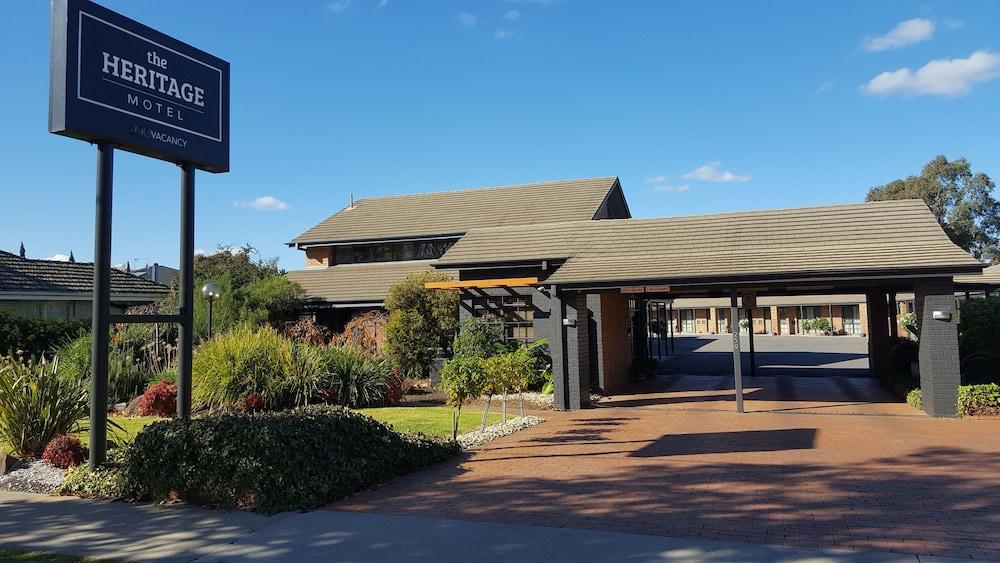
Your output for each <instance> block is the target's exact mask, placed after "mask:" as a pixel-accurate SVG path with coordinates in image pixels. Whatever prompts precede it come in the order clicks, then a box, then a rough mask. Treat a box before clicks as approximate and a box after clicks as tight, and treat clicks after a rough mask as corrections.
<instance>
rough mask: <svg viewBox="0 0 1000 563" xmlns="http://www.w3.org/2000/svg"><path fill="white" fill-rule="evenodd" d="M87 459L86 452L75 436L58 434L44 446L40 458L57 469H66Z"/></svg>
mask: <svg viewBox="0 0 1000 563" xmlns="http://www.w3.org/2000/svg"><path fill="white" fill-rule="evenodd" d="M85 459H87V452H86V450H85V449H84V447H83V444H81V443H80V439H79V438H77V437H76V436H67V435H65V434H59V435H57V436H56V437H55V438H52V440H51V441H50V442H49V444H48V445H47V446H45V451H44V452H42V460H43V461H45V462H46V463H48V464H49V465H51V466H52V467H58V468H59V469H68V468H70V467H73V466H74V465H80V464H81V463H83V460H85Z"/></svg>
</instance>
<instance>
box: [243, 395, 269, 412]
mask: <svg viewBox="0 0 1000 563" xmlns="http://www.w3.org/2000/svg"><path fill="white" fill-rule="evenodd" d="M243 410H244V411H246V412H257V411H261V410H264V399H263V398H262V397H261V396H260V395H258V394H256V393H251V394H249V395H247V396H246V397H244V398H243Z"/></svg>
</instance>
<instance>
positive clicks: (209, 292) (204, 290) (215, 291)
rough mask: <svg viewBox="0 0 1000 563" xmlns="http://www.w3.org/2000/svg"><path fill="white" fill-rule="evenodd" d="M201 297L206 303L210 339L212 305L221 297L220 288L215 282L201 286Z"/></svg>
mask: <svg viewBox="0 0 1000 563" xmlns="http://www.w3.org/2000/svg"><path fill="white" fill-rule="evenodd" d="M201 296H202V297H204V298H205V301H208V337H209V338H212V304H213V303H215V301H216V300H217V299H218V298H220V297H222V288H221V287H219V284H217V283H215V282H207V283H206V284H205V285H203V286H201Z"/></svg>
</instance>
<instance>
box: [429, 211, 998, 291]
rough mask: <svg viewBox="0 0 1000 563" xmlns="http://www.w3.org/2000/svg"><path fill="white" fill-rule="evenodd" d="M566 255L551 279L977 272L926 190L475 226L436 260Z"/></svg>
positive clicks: (486, 260) (976, 264)
mask: <svg viewBox="0 0 1000 563" xmlns="http://www.w3.org/2000/svg"><path fill="white" fill-rule="evenodd" d="M543 259H553V260H554V259H565V260H566V261H565V263H564V264H563V265H562V266H560V267H559V268H558V269H557V270H556V271H555V273H553V274H552V275H551V276H550V277H549V278H548V280H547V281H549V282H552V283H557V284H558V283H586V282H628V281H645V280H662V281H664V282H667V283H669V282H670V281H671V280H674V281H675V282H677V283H681V282H682V281H684V280H689V281H694V282H699V283H700V282H705V281H710V280H712V279H726V278H729V279H731V278H733V277H740V278H746V279H751V278H754V277H758V276H759V277H766V276H769V277H774V276H779V275H781V276H787V277H789V278H792V277H805V276H811V275H845V274H851V275H855V274H898V273H902V272H907V271H908V272H917V271H920V272H926V271H928V270H938V271H942V272H949V273H971V272H974V271H975V270H976V268H978V267H981V266H982V265H981V264H980V263H979V262H978V261H977V260H975V259H974V258H972V257H971V256H970V255H969V254H967V253H966V252H965V251H963V250H962V249H961V248H959V247H958V246H956V245H955V244H953V243H952V242H951V240H949V239H948V236H947V235H946V234H945V233H944V231H943V230H942V229H941V227H940V226H939V225H938V222H937V220H936V219H935V218H934V215H933V214H931V212H930V210H929V209H928V208H927V206H926V205H925V204H924V203H923V202H922V201H919V200H905V201H886V202H872V203H861V204H855V205H835V206H825V207H807V208H799V209H781V210H774V211H751V212H743V213H724V214H718V215H702V216H692V217H676V218H662V219H626V220H609V221H585V222H573V223H562V224H548V225H535V226H531V227H516V228H507V227H503V228H494V229H474V230H472V231H469V232H468V233H467V234H466V235H465V236H464V237H463V238H462V239H461V240H459V241H458V242H457V243H455V245H454V246H452V247H451V248H450V249H449V250H448V252H446V253H445V255H444V256H443V257H441V259H439V260H438V261H437V262H436V263H435V266H440V267H447V268H454V267H456V266H459V265H467V264H490V263H505V262H508V263H509V262H523V261H528V260H543Z"/></svg>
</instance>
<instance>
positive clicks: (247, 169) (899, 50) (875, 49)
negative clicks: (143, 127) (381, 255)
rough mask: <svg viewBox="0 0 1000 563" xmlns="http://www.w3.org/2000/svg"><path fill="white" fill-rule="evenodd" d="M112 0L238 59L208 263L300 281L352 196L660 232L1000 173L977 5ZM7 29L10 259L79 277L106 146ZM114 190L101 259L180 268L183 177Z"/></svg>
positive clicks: (205, 179)
mask: <svg viewBox="0 0 1000 563" xmlns="http://www.w3.org/2000/svg"><path fill="white" fill-rule="evenodd" d="M102 3H103V4H104V5H106V6H108V7H110V8H111V9H114V10H117V11H119V12H122V13H124V14H125V15H127V16H129V17H132V18H134V19H137V20H139V21H142V22H143V23H146V24H148V25H151V26H153V27H157V28H159V29H161V30H162V31H164V32H166V33H168V34H171V35H174V36H175V37H178V38H179V39H181V40H184V41H186V42H188V43H191V44H193V45H195V46H197V47H199V48H202V49H204V50H206V51H209V52H211V53H213V54H215V55H217V56H220V57H222V58H224V59H227V60H229V61H230V62H231V63H232V130H231V133H232V145H231V147H232V171H231V172H230V173H228V174H220V175H212V174H207V173H199V175H198V195H197V205H198V208H197V234H196V246H197V247H198V248H200V249H205V250H208V251H211V250H213V249H214V248H216V247H217V246H218V245H228V244H243V243H246V242H249V243H251V244H253V245H254V246H256V247H258V248H259V249H260V250H261V251H262V253H263V254H264V255H265V256H280V258H281V264H282V266H283V267H285V268H287V269H295V268H299V267H301V265H302V260H303V259H302V255H301V253H299V252H298V251H295V250H291V249H288V248H287V247H285V246H284V244H283V243H284V242H286V241H288V240H291V239H292V238H293V237H294V236H295V235H297V234H299V233H300V232H301V231H304V230H305V229H307V228H308V227H310V226H312V225H313V224H315V223H317V222H319V221H320V220H322V219H324V218H326V217H327V216H329V215H330V214H332V213H334V212H335V211H337V210H338V209H340V208H342V207H343V206H344V205H346V204H347V202H348V200H349V197H350V194H354V196H355V197H357V198H360V197H368V196H375V195H384V194H398V193H410V192H419V191H429V190H439V189H449V188H461V187H478V186H490V185H502V184H509V183H520V182H531V181H541V180H548V179H560V178H573V177H592V176H605V175H618V176H620V177H621V180H622V185H623V187H624V189H625V192H626V196H627V197H628V199H629V202H630V205H631V208H632V212H633V214H634V215H636V216H639V217H647V216H662V215H681V214H696V213H709V212H714V211H729V210H742V209H757V208H775V207H789V206H800V205H817V204H828V203H843V202H856V201H862V200H863V199H864V196H865V193H866V192H867V190H868V188H870V187H871V186H873V185H878V184H881V183H885V182H887V181H889V180H892V179H894V178H897V177H902V176H906V175H909V174H915V173H917V172H919V170H920V167H921V166H922V165H923V164H924V163H925V162H927V161H928V160H930V159H931V158H932V157H934V156H935V155H937V154H945V155H948V156H949V157H958V156H965V157H967V158H968V159H969V160H970V161H971V162H972V164H973V167H974V168H975V169H976V170H981V171H984V172H986V173H988V174H990V175H991V176H993V177H994V178H996V177H997V176H1000V151H998V148H1000V111H998V108H1000V34H998V33H997V31H996V30H997V29H1000V6H998V5H997V4H996V3H995V2H990V1H987V0H983V1H965V2H955V1H940V2H938V1H924V2H846V3H845V2H827V3H820V2H798V1H795V2H791V1H789V2H757V3H752V2H742V1H740V2H737V1H732V2H687V3H680V2H661V1H630V2H619V1H606V2H599V1H596V0H549V1H543V0H535V1H530V0H523V1H505V0H489V1H487V0H483V1H481V2H458V1H447V0H442V1H435V2H429V1H428V2H420V1H416V0H381V1H380V0H350V1H348V0H334V1H328V0H314V1H311V0H296V1H295V2H277V1H275V2H263V1H240V2H237V1H235V0H231V1H214V2H204V1H196V0H173V1H171V2H154V1H152V0H131V1H130V0H104V2H102ZM5 8H6V10H5V13H6V14H7V15H6V17H5V21H7V24H6V25H5V26H4V33H3V34H2V36H0V68H2V69H3V77H4V80H3V87H2V88H0V105H2V107H3V108H4V112H3V131H4V135H3V137H2V141H0V142H2V148H3V150H2V151H0V155H2V156H0V170H2V171H3V172H2V181H0V190H2V195H3V199H2V201H3V207H4V212H3V214H2V217H3V219H2V223H0V248H2V249H4V250H9V251H16V249H17V246H18V243H19V242H20V241H21V240H23V241H24V244H25V246H26V247H27V249H28V254H29V256H31V257H36V258H46V257H50V256H55V255H57V254H68V253H69V251H70V250H72V251H73V252H74V254H75V256H76V257H77V258H78V259H80V260H90V259H91V257H92V255H93V217H94V160H95V151H94V149H93V148H92V147H90V146H89V145H87V144H86V143H83V142H80V141H75V140H71V139H67V138H63V137H59V136H55V135H51V134H49V133H47V122H46V120H47V103H48V101H47V95H48V74H47V72H48V70H47V69H48V57H49V44H48V41H49V15H48V2H44V1H42V0H16V1H14V2H12V3H10V4H8V5H7V6H5ZM115 172H116V176H115V180H116V184H115V191H116V193H115V196H116V198H115V209H114V221H115V225H114V249H113V254H112V256H113V260H114V261H115V262H116V263H122V262H125V261H126V260H129V261H131V262H132V265H133V266H136V265H142V264H143V263H145V262H154V261H157V262H160V263H163V264H168V265H176V264H177V252H178V250H177V248H178V247H177V238H178V222H179V216H178V199H179V195H178V182H179V170H178V169H177V168H176V167H175V166H174V165H171V164H168V163H165V162H161V161H157V160H152V159H148V158H141V157H138V156H134V155H131V154H127V153H121V152H119V153H118V157H117V160H116V171H115ZM386 219H387V220H391V218H386Z"/></svg>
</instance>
